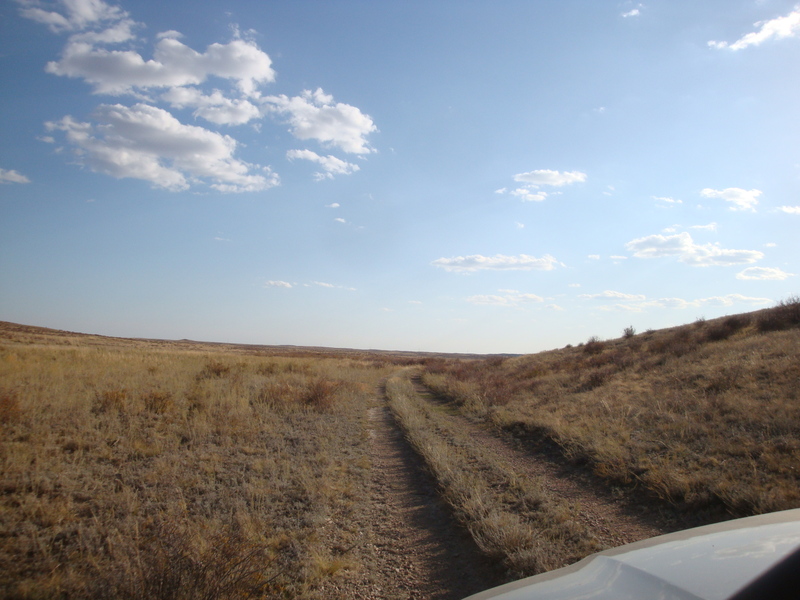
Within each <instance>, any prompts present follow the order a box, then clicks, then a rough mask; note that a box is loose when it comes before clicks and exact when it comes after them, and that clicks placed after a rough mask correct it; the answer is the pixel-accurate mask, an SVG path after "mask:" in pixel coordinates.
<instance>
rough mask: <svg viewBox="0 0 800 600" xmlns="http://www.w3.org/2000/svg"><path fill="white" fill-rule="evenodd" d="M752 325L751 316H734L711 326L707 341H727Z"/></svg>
mask: <svg viewBox="0 0 800 600" xmlns="http://www.w3.org/2000/svg"><path fill="white" fill-rule="evenodd" d="M749 324H750V315H746V314H745V315H732V316H730V317H727V318H725V319H723V320H721V321H717V322H715V323H713V324H711V325H710V326H709V327H708V328H707V329H706V332H705V339H706V340H707V341H709V342H719V341H722V340H727V339H728V338H729V337H731V336H732V335H733V334H734V333H736V332H737V331H739V330H741V329H744V328H745V327H747V326H748V325H749Z"/></svg>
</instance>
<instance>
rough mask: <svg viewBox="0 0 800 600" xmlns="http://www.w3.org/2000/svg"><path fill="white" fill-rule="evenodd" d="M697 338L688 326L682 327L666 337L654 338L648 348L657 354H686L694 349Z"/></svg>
mask: <svg viewBox="0 0 800 600" xmlns="http://www.w3.org/2000/svg"><path fill="white" fill-rule="evenodd" d="M694 348H695V340H694V338H693V336H692V332H691V331H690V329H689V328H688V327H681V328H679V329H677V330H676V331H674V332H673V333H672V334H671V335H667V336H666V337H662V338H658V339H654V340H653V341H652V342H650V344H649V345H648V349H649V350H650V351H651V352H653V353H656V354H671V355H673V356H684V355H686V354H688V353H689V352H691V351H692V350H694Z"/></svg>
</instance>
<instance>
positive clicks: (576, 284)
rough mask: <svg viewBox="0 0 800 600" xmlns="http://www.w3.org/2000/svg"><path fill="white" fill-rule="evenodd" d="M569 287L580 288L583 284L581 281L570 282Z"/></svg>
mask: <svg viewBox="0 0 800 600" xmlns="http://www.w3.org/2000/svg"><path fill="white" fill-rule="evenodd" d="M567 287H571V288H579V287H581V284H580V283H570V284H569V285H568V286H567Z"/></svg>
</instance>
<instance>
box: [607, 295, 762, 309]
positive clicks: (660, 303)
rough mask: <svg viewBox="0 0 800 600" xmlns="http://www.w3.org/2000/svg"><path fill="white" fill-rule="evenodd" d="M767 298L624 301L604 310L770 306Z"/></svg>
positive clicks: (730, 296) (715, 297) (741, 296)
mask: <svg viewBox="0 0 800 600" xmlns="http://www.w3.org/2000/svg"><path fill="white" fill-rule="evenodd" d="M771 302H772V301H771V300H770V299H769V298H753V297H749V296H743V295H742V294H727V295H725V296H711V297H709V298H699V299H696V300H684V299H683V298H657V299H652V300H633V301H625V300H623V302H621V303H617V304H613V305H607V306H605V307H603V308H604V310H612V311H613V310H624V311H632V312H641V311H644V310H647V309H651V308H656V309H657V308H671V309H676V310H683V309H687V308H701V307H703V306H715V307H728V306H733V305H734V304H748V305H754V306H756V305H763V304H770V303H771Z"/></svg>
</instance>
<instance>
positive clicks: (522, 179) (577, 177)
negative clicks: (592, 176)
mask: <svg viewBox="0 0 800 600" xmlns="http://www.w3.org/2000/svg"><path fill="white" fill-rule="evenodd" d="M514 181H516V182H518V183H527V184H530V185H534V186H540V185H552V186H556V187H561V186H563V185H568V184H570V183H579V182H583V181H586V173H581V172H580V171H569V172H564V173H562V172H560V171H550V170H549V169H540V170H537V171H528V172H527V173H518V174H517V175H514Z"/></svg>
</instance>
